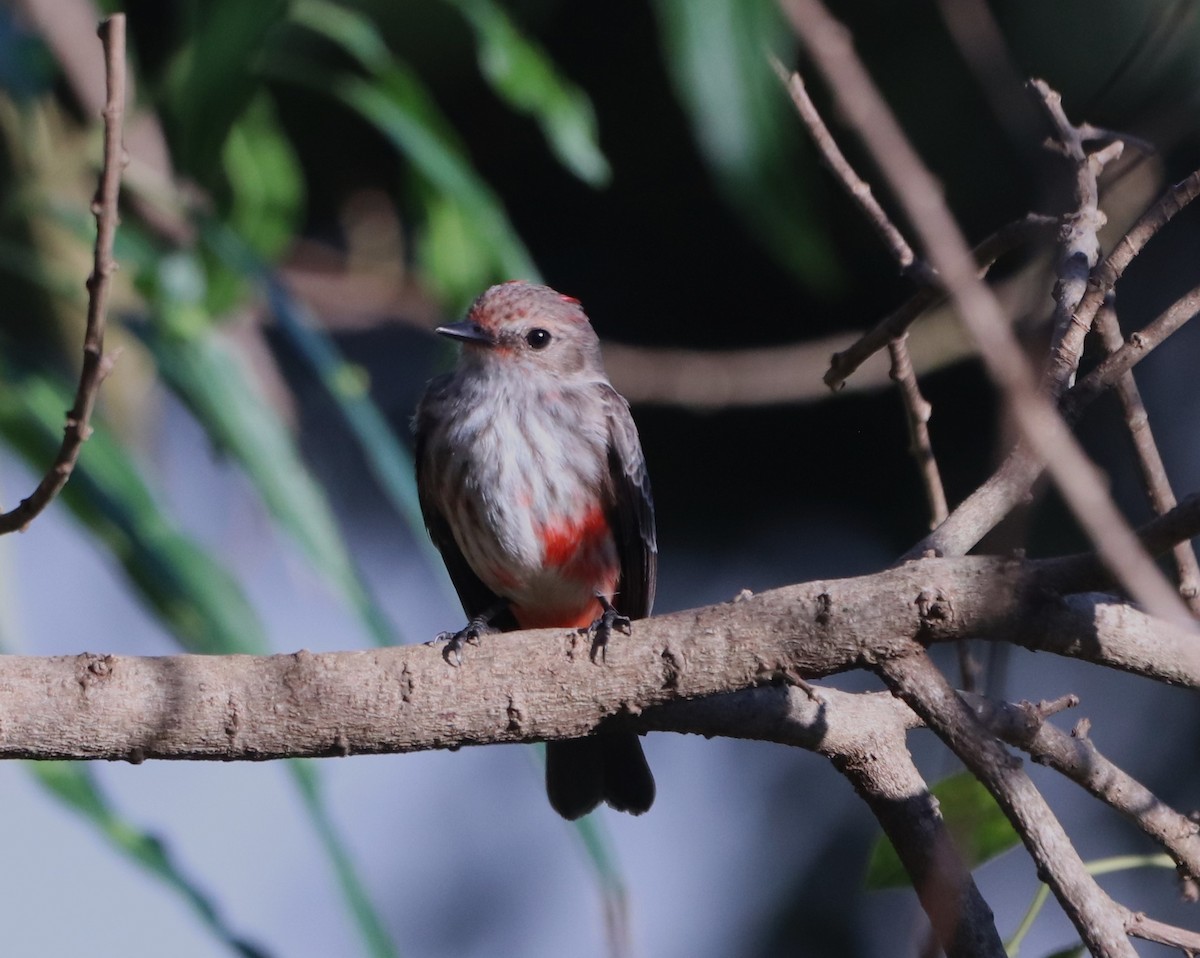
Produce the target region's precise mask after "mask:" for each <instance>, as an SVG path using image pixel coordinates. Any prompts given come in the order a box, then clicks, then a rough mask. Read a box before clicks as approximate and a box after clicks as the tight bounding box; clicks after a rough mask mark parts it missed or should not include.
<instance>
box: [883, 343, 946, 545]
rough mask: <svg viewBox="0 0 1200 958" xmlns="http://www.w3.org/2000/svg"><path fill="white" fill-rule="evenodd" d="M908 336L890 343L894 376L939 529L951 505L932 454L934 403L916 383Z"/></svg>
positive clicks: (933, 520) (934, 525) (932, 518)
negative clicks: (922, 392)
mask: <svg viewBox="0 0 1200 958" xmlns="http://www.w3.org/2000/svg"><path fill="white" fill-rule="evenodd" d="M907 339H908V334H907V333H906V334H905V335H903V336H900V337H899V338H897V339H893V340H892V341H891V343H889V344H888V352H889V353H890V354H891V357H892V379H893V380H894V381H895V383H896V385H897V386H899V387H900V396H901V398H902V399H903V400H904V411H905V413H906V418H907V420H908V439H909V452H911V453H912V456H913V459H915V460H916V463H917V469H918V471H919V472H920V474H921V481H922V484H923V485H924V487H925V497H926V499H927V500H928V502H929V516H930V522H929V527H930V528H931V529H936V528H937V527H938V526H939V525H941V524H942V522H944V521H945V519H946V514H947V512H948V511H949V509H948V507H947V505H946V490H945V489H944V488H943V486H942V475H941V472H940V471H939V470H938V464H937V459H936V458H935V456H934V455H933V443H932V442H931V441H930V439H929V417H930V415H932V413H933V407H932V406H930V405H929V402H928V400H926V399H925V397H924V396H922V395H921V387H920V386H919V385H918V384H917V375H916V373H915V372H913V366H912V360H911V359H910V358H909V355H908V344H907Z"/></svg>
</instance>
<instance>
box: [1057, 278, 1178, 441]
mask: <svg viewBox="0 0 1200 958" xmlns="http://www.w3.org/2000/svg"><path fill="white" fill-rule="evenodd" d="M1198 313H1200V286H1195V287H1193V288H1192V289H1190V290H1188V292H1186V293H1184V294H1183V295H1182V296H1180V297H1179V299H1177V300H1175V302H1173V303H1172V304H1171V305H1170V306H1168V307H1167V308H1166V309H1165V310H1163V312H1162V313H1160V314H1159V315H1158V316H1157V317H1155V319H1154V320H1153V322H1151V323H1149V324H1147V325H1146V327H1145V328H1144V329H1142V330H1140V331H1138V332H1136V333H1134V334H1133V335H1132V336H1130V337H1129V341H1128V342H1127V343H1125V344H1124V345H1122V346H1121V347H1120V348H1119V349H1117V350H1116V351H1115V352H1113V353H1112V354H1111V355H1109V356H1108V357H1107V358H1106V359H1105V360H1104V361H1103V362H1101V363H1100V364H1099V365H1097V366H1096V368H1095V369H1093V370H1092V371H1091V372H1090V373H1088V374H1087V375H1086V376H1084V377H1083V379H1081V380H1080V381H1079V382H1078V383H1076V385H1075V387H1074V388H1073V389H1071V391H1070V392H1068V393H1067V395H1066V396H1065V397H1064V400H1063V404H1062V411H1063V415H1064V416H1066V417H1067V418H1068V419H1074V418H1075V417H1076V416H1078V415H1079V413H1080V412H1081V411H1082V409H1083V408H1084V407H1085V406H1086V405H1087V404H1088V403H1090V402H1091V401H1092V400H1093V399H1095V398H1096V397H1097V396H1098V395H1099V394H1100V393H1102V392H1104V391H1105V390H1106V389H1111V388H1112V387H1113V386H1115V385H1116V384H1117V383H1119V382H1120V381H1121V377H1122V376H1124V375H1125V374H1126V373H1128V372H1129V371H1130V370H1131V369H1133V367H1134V366H1136V365H1137V364H1138V363H1140V362H1141V361H1142V360H1143V359H1145V358H1146V357H1147V356H1148V355H1150V353H1151V352H1153V351H1154V350H1155V349H1157V348H1158V347H1159V346H1161V345H1162V343H1163V342H1164V341H1165V340H1166V339H1167V337H1168V336H1170V335H1171V334H1173V333H1175V332H1177V331H1178V330H1179V329H1181V328H1182V327H1183V326H1184V324H1186V323H1187V322H1188V321H1190V320H1191V319H1193V318H1194V317H1195V316H1196V315H1197V314H1198Z"/></svg>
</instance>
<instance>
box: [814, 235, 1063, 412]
mask: <svg viewBox="0 0 1200 958" xmlns="http://www.w3.org/2000/svg"><path fill="white" fill-rule="evenodd" d="M1057 227H1058V219H1057V218H1056V217H1053V216H1043V215H1042V214H1041V213H1028V214H1026V215H1025V216H1023V217H1021V219H1019V220H1014V221H1013V222H1011V223H1007V224H1005V225H1004V226H1002V227H1000V229H998V230H997V231H996V232H995V233H993V234H992V235H991V236H989V237H987V238H986V239H984V240H983V241H982V242H980V243H979V245H978V246H976V247H975V249H974V250H972V256H974V258H975V263H976V265H977V266H978V268H979V275H980V276H986V275H987V272H988V270H989V269H990V268H991V267H992V265H993V264H994V263H995V262H996V260H998V259H999V258H1000V257H1001V256H1003V255H1004V254H1005V253H1009V252H1011V251H1012V250H1014V249H1016V248H1017V247H1018V246H1022V245H1024V244H1026V243H1030V242H1033V241H1034V240H1037V239H1041V238H1043V237H1046V236H1049V235H1051V234H1052V233H1053V232H1054V230H1055V229H1057ZM945 299H946V293H945V291H944V290H942V289H941V288H940V287H934V286H922V287H921V288H920V289H918V290H917V291H916V292H915V293H913V295H912V296H911V297H910V298H909V300H908V301H907V302H905V303H904V304H903V305H901V306H900V307H899V308H898V309H897V310H896V311H895V312H892V313H889V314H888V315H887V316H885V317H884V318H883V319H881V320H880V321H879V322H878V323H877V324H876V325H875V326H873V327H872V328H871V329H869V330H868V331H867V332H865V333H863V334H862V336H860V337H859V338H858V339H856V340H855V341H854V342H853V343H852V344H851V345H850V346H848V347H847V348H846V349H843V350H842V351H840V352H836V353H834V354H833V356H832V357H831V358H830V360H829V369H828V370H827V371H826V373H825V385H826V386H828V387H829V388H830V389H834V390H836V389H841V388H842V386H843V385H845V382H846V380H847V379H849V378H850V376H851V375H852V374H853V373H854V372H855V371H856V370H857V369H858V368H859V367H860V366H861V365H862V364H863V363H864V362H866V360H867V359H869V358H870V357H871V356H873V355H875V353H877V352H879V351H880V350H881V349H883V348H885V347H886V346H887V344H888V343H889V342H891V341H892V340H893V339H895V338H896V337H897V336H899V335H901V334H902V333H904V332H905V331H907V330H908V328H909V327H910V326H911V325H912V324H913V323H914V322H915V321H916V320H917V319H918V318H919V317H920V316H921V315H922V314H924V313H925V311H926V310H929V309H932V308H933V307H934V306H937V305H938V304H939V303H942V302H944V301H945Z"/></svg>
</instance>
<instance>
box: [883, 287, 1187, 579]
mask: <svg viewBox="0 0 1200 958" xmlns="http://www.w3.org/2000/svg"><path fill="white" fill-rule="evenodd" d="M1198 313H1200V286H1197V287H1195V288H1194V289H1192V290H1189V291H1188V292H1187V293H1185V294H1184V295H1183V296H1181V297H1180V298H1179V299H1177V300H1176V301H1175V302H1174V303H1172V304H1171V305H1170V306H1169V307H1167V309H1166V310H1164V311H1163V312H1162V313H1161V314H1160V315H1159V316H1157V317H1156V318H1155V319H1154V321H1153V322H1151V323H1150V324H1149V325H1147V326H1146V327H1145V328H1144V329H1142V330H1141V331H1139V332H1136V333H1134V334H1133V335H1132V336H1130V337H1129V341H1128V342H1127V343H1125V345H1123V346H1122V347H1121V348H1120V349H1118V350H1117V351H1116V352H1114V353H1113V354H1112V355H1111V356H1109V357H1108V358H1107V359H1105V360H1104V361H1103V362H1101V363H1100V364H1099V365H1098V366H1096V368H1095V369H1093V370H1092V371H1091V372H1089V373H1088V374H1087V375H1086V376H1084V378H1083V379H1081V380H1080V381H1079V382H1077V383H1076V384H1075V385H1074V386H1072V387H1071V389H1070V390H1068V391H1067V394H1066V395H1065V396H1064V397H1063V401H1062V403H1061V406H1060V408H1061V411H1062V414H1063V416H1064V417H1065V418H1066V420H1067V421H1068V422H1074V421H1075V420H1076V419H1078V418H1079V416H1080V415H1081V414H1082V413H1083V411H1084V409H1086V408H1087V407H1088V406H1089V405H1090V404H1091V403H1092V401H1093V400H1095V399H1096V398H1097V397H1098V396H1099V395H1100V394H1101V393H1103V392H1104V391H1105V390H1107V389H1110V388H1111V387H1112V386H1114V385H1115V384H1116V383H1117V382H1118V381H1119V380H1120V378H1121V376H1122V375H1124V374H1125V373H1127V372H1129V370H1131V369H1132V368H1133V367H1134V366H1135V365H1137V364H1138V363H1139V362H1141V361H1142V360H1143V359H1145V358H1146V356H1148V355H1149V354H1150V353H1151V352H1152V351H1153V350H1154V349H1155V348H1157V347H1158V346H1159V345H1161V344H1162V343H1163V342H1164V341H1165V340H1166V339H1167V337H1169V336H1170V335H1172V334H1173V333H1175V332H1176V331H1177V330H1179V329H1180V328H1181V327H1182V326H1183V325H1184V324H1185V323H1187V322H1188V321H1189V320H1190V319H1192V318H1193V317H1195V316H1196V315H1197V314H1198ZM1042 471H1043V466H1042V464H1041V463H1040V462H1039V461H1038V459H1037V457H1035V456H1034V455H1033V454H1032V453H1031V452H1030V451H1029V449H1028V447H1027V446H1024V445H1018V446H1017V448H1016V449H1014V450H1013V451H1012V452H1011V453H1009V455H1008V457H1007V458H1006V459H1005V460H1004V462H1003V463H1001V465H1000V467H999V468H998V469H997V470H996V471H995V472H994V473H993V474H992V475H991V476H990V477H989V478H988V479H987V481H986V482H984V484H983V485H981V486H980V487H979V488H978V489H976V490H975V491H974V492H973V493H971V495H969V496H968V497H967V498H966V499H964V500H963V501H962V502H961V503H959V504H958V506H957V507H956V508H955V510H954V511H953V512H952V513H951V514H950V517H949V518H948V519H947V520H946V521H945V522H944V523H942V524H941V525H940V526H939V527H938V528H937V529H935V530H934V531H933V532H932V533H930V534H929V535H928V536H926V537H925V538H924V539H922V540H921V541H920V542H918V543H917V544H916V545H914V546H913V547H912V548H911V549H909V550H908V551H907V552H906V553H905V554H904V555H903V556H902V557H901V559H902V560H904V559H917V558H920V557H921V556H922V555H925V554H927V553H930V552H932V553H933V554H934V555H946V556H953V555H964V554H965V553H966V552H967V551H969V550H970V549H971V548H972V547H973V546H974V545H975V544H976V543H977V542H979V540H980V539H982V538H983V537H984V536H985V535H987V533H988V532H990V531H991V530H992V529H994V528H995V527H996V525H997V524H998V523H999V522H1000V521H1001V520H1002V519H1004V517H1005V516H1007V515H1008V513H1009V512H1011V511H1012V509H1013V508H1014V507H1015V506H1017V505H1018V504H1019V503H1021V502H1022V501H1024V500H1025V499H1027V498H1028V497H1029V495H1030V491H1031V490H1032V489H1033V484H1034V483H1035V482H1036V481H1037V479H1038V477H1039V476H1040V475H1041V474H1042Z"/></svg>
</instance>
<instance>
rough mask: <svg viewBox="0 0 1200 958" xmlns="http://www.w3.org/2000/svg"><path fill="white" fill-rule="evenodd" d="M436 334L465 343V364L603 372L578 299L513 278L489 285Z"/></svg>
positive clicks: (565, 372)
mask: <svg viewBox="0 0 1200 958" xmlns="http://www.w3.org/2000/svg"><path fill="white" fill-rule="evenodd" d="M437 331H438V333H440V334H441V335H443V336H447V337H449V338H450V339H456V340H458V341H459V342H461V343H462V344H463V359H462V361H463V363H464V364H478V365H481V366H485V367H491V368H498V367H501V366H502V367H504V368H509V369H515V370H523V371H528V372H533V371H535V370H541V371H544V372H547V373H550V374H552V375H555V376H558V377H563V378H566V377H574V376H578V375H580V374H587V373H596V372H601V374H602V367H601V362H600V342H599V340H598V339H597V337H596V333H595V331H594V330H593V329H592V324H591V323H589V322H588V318H587V315H586V314H585V313H584V311H583V307H582V306H580V305H579V300H577V299H575V298H574V297H571V296H565V295H563V294H562V293H559V292H557V291H556V290H553V289H551V288H550V287H549V286H537V285H535V284H533V283H526V282H523V281H520V280H514V281H512V282H509V283H502V284H500V285H499V286H493V287H491V288H490V289H488V290H485V291H484V292H483V294H482V295H480V297H479V298H478V299H476V300H475V302H474V303H472V304H471V308H470V309H469V310H467V318H466V319H464V320H463V321H462V322H459V323H452V324H450V325H448V326H439V327H438V330H437Z"/></svg>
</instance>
